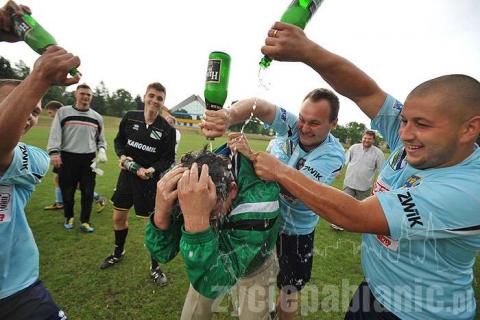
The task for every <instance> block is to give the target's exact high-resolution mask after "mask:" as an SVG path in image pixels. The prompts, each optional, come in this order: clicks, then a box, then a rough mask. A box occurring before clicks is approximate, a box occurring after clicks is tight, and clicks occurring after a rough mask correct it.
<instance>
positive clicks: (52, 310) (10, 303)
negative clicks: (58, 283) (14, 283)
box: [0, 280, 67, 320]
mask: <svg viewBox="0 0 480 320" xmlns="http://www.w3.org/2000/svg"><path fill="white" fill-rule="evenodd" d="M0 319H2V320H66V319H67V316H66V315H65V313H64V312H63V311H62V310H60V308H58V306H57V305H56V304H55V302H54V301H53V299H52V297H51V296H50V294H49V293H48V291H47V289H45V287H44V286H43V284H42V282H41V281H40V280H38V281H36V282H35V283H34V284H32V285H31V286H29V287H26V288H25V289H23V290H20V291H18V292H16V293H14V294H12V295H11V296H8V297H6V298H3V299H0Z"/></svg>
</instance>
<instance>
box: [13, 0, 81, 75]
mask: <svg viewBox="0 0 480 320" xmlns="http://www.w3.org/2000/svg"><path fill="white" fill-rule="evenodd" d="M7 12H8V15H9V16H10V17H11V19H12V22H13V30H14V32H15V33H16V35H17V36H18V37H19V38H21V39H23V41H25V43H26V44H28V45H29V46H30V48H32V49H33V50H34V51H35V52H36V53H38V54H42V53H43V52H44V51H45V50H46V49H47V48H48V47H49V46H51V45H55V44H57V41H56V40H55V38H54V37H53V36H52V35H51V34H50V33H48V32H47V30H45V29H44V28H43V27H42V26H41V25H40V24H39V23H38V22H37V21H36V20H35V19H34V18H33V17H32V16H31V15H29V14H28V13H25V12H23V10H22V9H21V8H20V7H19V6H18V5H17V4H16V3H15V2H14V1H9V2H8V7H7ZM69 73H70V75H72V76H75V75H77V74H78V73H79V72H78V70H77V69H76V68H73V69H71V70H70V71H69Z"/></svg>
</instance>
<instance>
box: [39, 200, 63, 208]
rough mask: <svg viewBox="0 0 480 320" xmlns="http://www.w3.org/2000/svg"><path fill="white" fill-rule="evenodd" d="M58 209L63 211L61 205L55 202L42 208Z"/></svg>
mask: <svg viewBox="0 0 480 320" xmlns="http://www.w3.org/2000/svg"><path fill="white" fill-rule="evenodd" d="M60 209H63V203H58V202H55V203H54V204H51V205H49V206H46V207H45V208H43V210H60Z"/></svg>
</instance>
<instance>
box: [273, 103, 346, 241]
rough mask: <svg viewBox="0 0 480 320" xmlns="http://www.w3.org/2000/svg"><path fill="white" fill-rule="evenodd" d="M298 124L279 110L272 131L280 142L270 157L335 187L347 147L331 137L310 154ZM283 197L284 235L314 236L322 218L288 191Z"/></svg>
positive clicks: (281, 205)
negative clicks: (300, 135) (310, 234)
mask: <svg viewBox="0 0 480 320" xmlns="http://www.w3.org/2000/svg"><path fill="white" fill-rule="evenodd" d="M297 121H298V117H297V116H295V115H293V114H292V113H290V112H288V111H286V110H285V109H283V108H280V107H277V108H276V112H275V120H274V121H273V123H272V124H271V127H272V128H273V129H274V130H275V131H276V132H277V139H276V141H275V143H274V145H273V147H272V150H271V151H270V153H271V154H273V155H274V156H275V157H277V158H278V159H280V160H281V161H282V162H283V163H285V164H287V165H288V166H289V167H293V168H296V169H297V170H299V171H300V172H301V173H303V174H304V175H305V176H307V177H309V178H311V179H312V180H314V181H317V182H322V183H326V184H329V185H330V184H332V183H333V181H334V180H335V177H336V175H337V174H338V172H339V171H340V170H341V168H342V165H343V163H344V162H345V150H344V149H343V146H342V145H341V144H340V142H338V140H337V138H335V137H334V136H333V135H332V134H328V136H327V138H326V139H325V141H324V142H322V144H320V145H319V146H318V147H316V148H315V149H313V150H311V151H309V152H306V151H305V150H303V149H302V148H301V147H300V145H299V132H298V129H297ZM280 195H281V196H280V212H281V218H282V219H281V221H282V224H281V227H280V232H282V233H286V234H289V235H305V234H309V233H311V232H312V231H313V230H314V229H315V226H316V225H317V223H318V216H317V215H316V214H315V213H313V212H312V211H311V210H310V209H309V208H307V207H306V206H305V205H304V204H303V202H300V201H299V200H297V199H295V198H294V197H292V196H291V195H290V194H289V193H288V192H287V191H286V190H284V189H282V191H281V193H280Z"/></svg>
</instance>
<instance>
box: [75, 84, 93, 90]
mask: <svg viewBox="0 0 480 320" xmlns="http://www.w3.org/2000/svg"><path fill="white" fill-rule="evenodd" d="M78 89H88V90H90V91H92V88H90V86H89V85H88V84H86V83H82V84H79V85H78V86H77V89H75V91H78Z"/></svg>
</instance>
